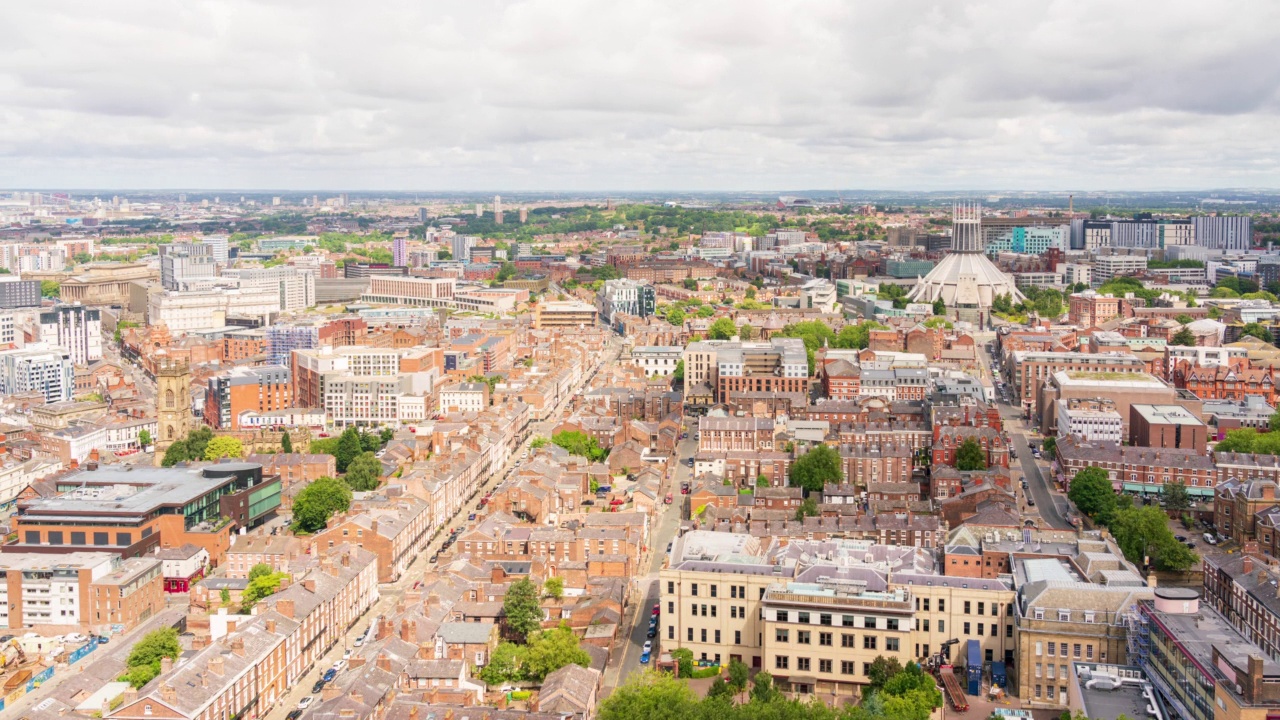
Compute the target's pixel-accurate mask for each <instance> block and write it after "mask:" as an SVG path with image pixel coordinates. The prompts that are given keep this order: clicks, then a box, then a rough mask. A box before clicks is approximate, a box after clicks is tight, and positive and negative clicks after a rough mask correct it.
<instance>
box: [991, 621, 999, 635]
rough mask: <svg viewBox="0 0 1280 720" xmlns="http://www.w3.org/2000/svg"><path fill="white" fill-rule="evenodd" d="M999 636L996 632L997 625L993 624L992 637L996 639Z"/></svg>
mask: <svg viewBox="0 0 1280 720" xmlns="http://www.w3.org/2000/svg"><path fill="white" fill-rule="evenodd" d="M997 634H998V633H997V632H996V624H995V623H991V637H995V636H996V635H997Z"/></svg>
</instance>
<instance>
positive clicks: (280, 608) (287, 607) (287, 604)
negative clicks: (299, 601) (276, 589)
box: [276, 598, 293, 620]
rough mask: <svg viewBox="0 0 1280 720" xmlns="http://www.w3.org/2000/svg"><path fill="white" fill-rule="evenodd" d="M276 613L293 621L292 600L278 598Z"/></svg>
mask: <svg viewBox="0 0 1280 720" xmlns="http://www.w3.org/2000/svg"><path fill="white" fill-rule="evenodd" d="M276 612H278V613H280V614H281V615H283V616H285V617H287V618H289V619H290V620H292V619H293V599H292V598H280V599H279V600H277V601H276Z"/></svg>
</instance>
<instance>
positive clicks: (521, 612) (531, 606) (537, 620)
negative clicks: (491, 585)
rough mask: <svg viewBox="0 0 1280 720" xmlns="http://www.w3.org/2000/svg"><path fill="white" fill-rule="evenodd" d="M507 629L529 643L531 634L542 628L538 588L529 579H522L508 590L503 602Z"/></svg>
mask: <svg viewBox="0 0 1280 720" xmlns="http://www.w3.org/2000/svg"><path fill="white" fill-rule="evenodd" d="M502 610H503V613H504V614H505V615H506V618H507V627H509V628H511V631H512V632H514V633H515V634H516V636H517V637H519V638H520V639H521V641H524V642H527V641H528V639H529V635H530V633H534V632H537V631H538V630H540V629H541V628H542V607H541V606H540V605H539V604H538V588H537V586H535V585H534V584H533V581H532V580H530V579H529V578H528V577H523V578H520V579H519V580H517V581H515V582H514V583H512V584H511V587H509V588H507V596H506V598H504V599H503V601H502Z"/></svg>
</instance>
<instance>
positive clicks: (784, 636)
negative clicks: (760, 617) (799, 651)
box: [773, 628, 791, 643]
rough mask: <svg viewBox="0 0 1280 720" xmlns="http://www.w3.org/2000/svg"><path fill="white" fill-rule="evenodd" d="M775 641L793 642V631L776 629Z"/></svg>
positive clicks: (774, 633) (774, 632)
mask: <svg viewBox="0 0 1280 720" xmlns="http://www.w3.org/2000/svg"><path fill="white" fill-rule="evenodd" d="M773 639H774V640H775V641H777V642H780V643H784V642H791V631H790V630H783V629H782V628H776V629H774V631H773Z"/></svg>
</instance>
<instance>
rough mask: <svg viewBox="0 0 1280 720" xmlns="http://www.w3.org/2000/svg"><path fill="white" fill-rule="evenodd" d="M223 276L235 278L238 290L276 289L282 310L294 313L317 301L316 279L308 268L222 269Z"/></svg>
mask: <svg viewBox="0 0 1280 720" xmlns="http://www.w3.org/2000/svg"><path fill="white" fill-rule="evenodd" d="M223 277H228V278H233V279H235V280H236V281H237V282H238V283H239V287H240V288H241V289H247V290H273V291H276V292H279V294H280V311H281V312H297V311H299V310H305V309H307V308H309V307H311V306H312V305H315V304H316V279H315V275H314V274H313V273H312V272H310V271H308V270H302V269H299V268H296V267H292V266H289V265H277V266H276V267H270V268H237V269H233V270H227V271H225V272H224V273H223Z"/></svg>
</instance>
